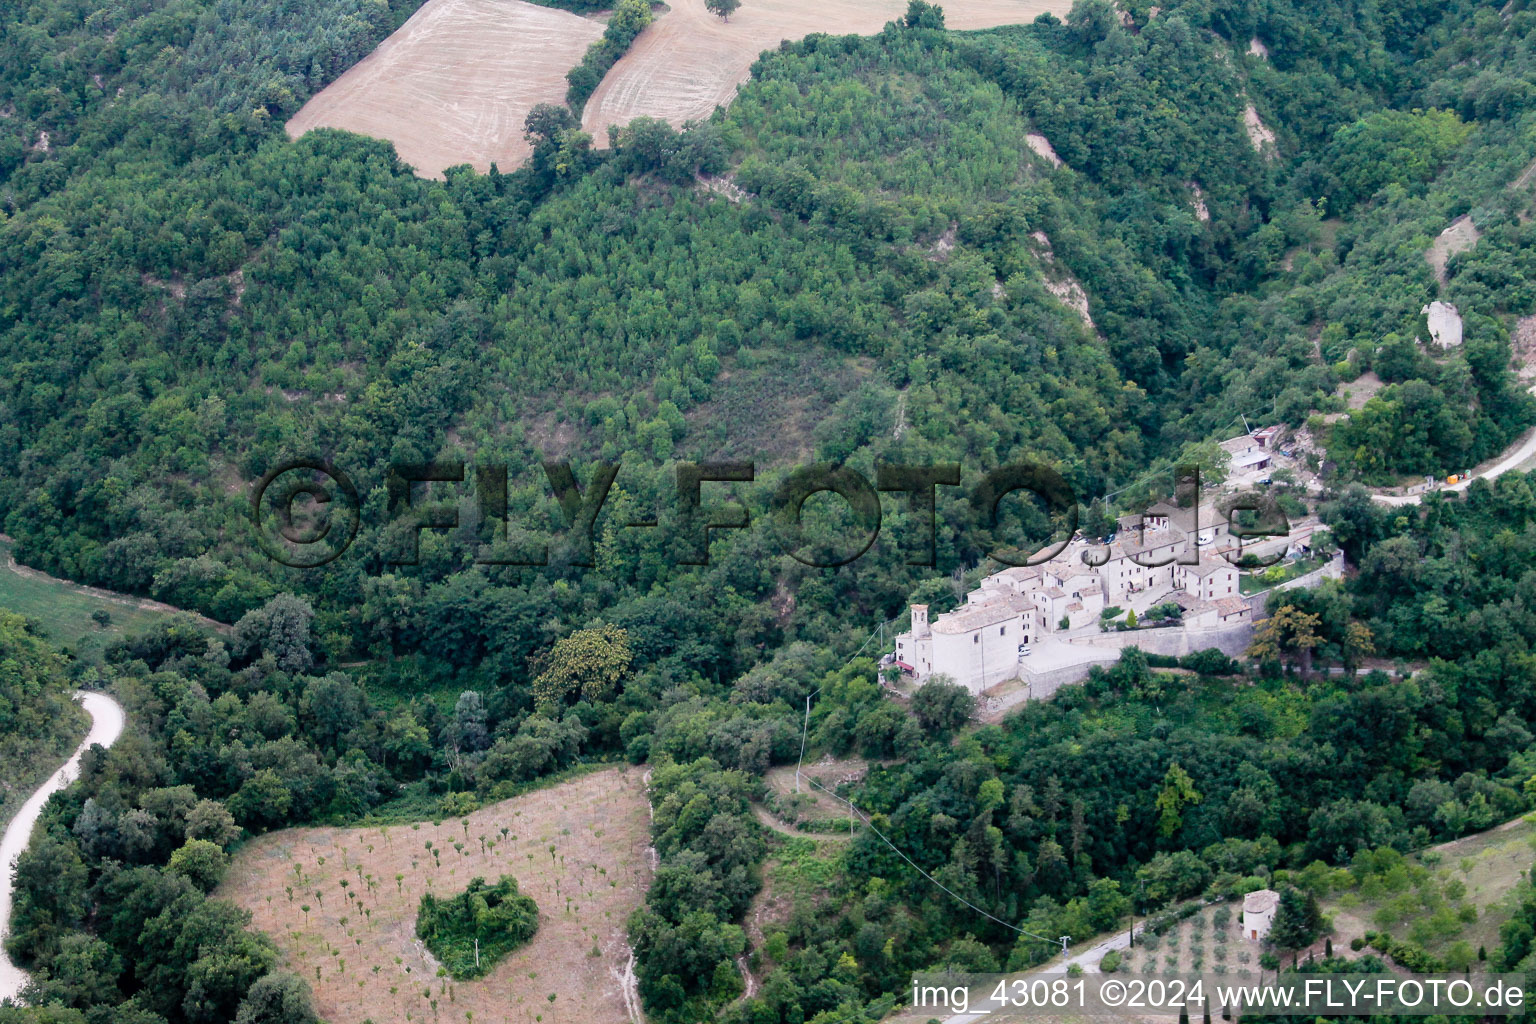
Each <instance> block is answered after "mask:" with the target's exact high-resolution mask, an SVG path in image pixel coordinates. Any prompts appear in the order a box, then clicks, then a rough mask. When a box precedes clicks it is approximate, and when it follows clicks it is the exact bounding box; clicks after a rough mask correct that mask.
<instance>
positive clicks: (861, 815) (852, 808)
mask: <svg viewBox="0 0 1536 1024" xmlns="http://www.w3.org/2000/svg"><path fill="white" fill-rule="evenodd" d="M805 781H807V782H809V783H810V784H811V785H813V786H815V787H816V788H817V789H819V790H821V791H822V792H823V793H825V794H827V795H828V796H830V797H832V798H833V799H835V800H844V801H846V802H847V804H848V809H849V810H850V811H853V812H854V813H855V814H857V815H858V817H859V820H860V821H862V822H863V823H864V824H865V826H866V827H867V828H868V829H869V830H870V831H871V832H873V833H874V834H875V835H877V836H879V837H880V841H881V842H883V843H885V845H886V846H889V847H890V848H891V849H892V850H895V851H896V855H897V856H898V857H900V858H901V859H902V860H904V861H906V862H907V863H908V864H910V865H912V869H913V870H914V871H916V872H917V873H918V874H920V875H922V876H923V877H924V878H926V879H928V881H930V882H932V883H933V884H934V885H936V886H938V887H939V888H940V889H943V890H944V891H945V892H947V893H949V895H950V896H953V897H954V898H955V899H956V900H959V901H960V902H961V903H964V904H965V905H966V906H967V907H970V908H971V909H972V910H974V911H976V913H978V914H980V915H981V916H982V917H985V918H988V919H990V920H992V921H996V922H997V923H998V924H1000V925H1002V926H1003V927H1004V928H1012V929H1013V930H1014V931H1016V932H1018V933H1019V934H1020V935H1027V936H1029V937H1030V938H1032V939H1039V940H1040V941H1041V942H1044V943H1048V944H1049V945H1052V946H1057V945H1059V946H1062V947H1063V952H1065V943H1064V942H1062V939H1061V938H1055V939H1048V938H1046V937H1045V936H1044V935H1036V934H1035V933H1034V932H1032V931H1028V930H1026V929H1023V928H1020V927H1019V926H1018V925H1016V924H1010V923H1009V922H1007V921H1004V920H1003V919H1002V918H1000V917H997V916H995V915H993V914H990V913H988V912H987V911H985V910H983V909H981V908H980V907H978V906H977V905H976V904H974V903H972V902H971V901H970V900H968V899H966V898H965V897H964V896H961V895H960V894H959V893H957V892H955V891H954V890H953V889H951V888H949V887H948V886H946V885H945V884H944V883H943V882H941V881H939V880H938V879H937V878H934V877H933V876H932V875H930V874H929V873H928V872H926V871H924V870H923V869H922V867H921V866H920V865H919V864H918V863H917V862H916V861H915V860H913V859H912V858H911V857H908V856H907V855H906V853H905V852H903V851H902V850H901V848H900V847H898V846H897V845H896V844H895V843H893V842H891V841H890V840H889V839H888V838H886V836H885V833H883V832H881V831H880V830H879V829H878V828H876V827H875V825H874V822H872V821H871V820H870V819H869V815H867V814H865V813H864V812H863V811H861V810H859V809H858V808H857V807H855V806H854V805H853V801H852V800H848V799H847V798H846V797H839V796H838V795H837V794H836V793H834V792H832V791H831V790H830V789H828V788H827V787H826V786H823V785H822V784H821V783H819V782H817V781H816V780H815V779H813V778H811V777H810V776H806V780H805ZM1067 938H1070V936H1067Z"/></svg>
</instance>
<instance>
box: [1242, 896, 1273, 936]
mask: <svg viewBox="0 0 1536 1024" xmlns="http://www.w3.org/2000/svg"><path fill="white" fill-rule="evenodd" d="M1279 906H1280V894H1279V893H1277V892H1275V890H1273V889H1255V890H1254V891H1253V892H1251V893H1249V894H1248V895H1246V896H1244V897H1243V938H1245V939H1247V940H1249V941H1250V942H1262V941H1263V940H1264V937H1265V936H1267V935H1268V934H1269V928H1270V926H1271V925H1273V924H1274V923H1275V908H1277V907H1279Z"/></svg>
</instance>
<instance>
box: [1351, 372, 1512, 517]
mask: <svg viewBox="0 0 1536 1024" xmlns="http://www.w3.org/2000/svg"><path fill="white" fill-rule="evenodd" d="M1532 390H1533V391H1536V388H1532ZM1533 456H1536V427H1533V428H1532V429H1530V430H1527V431H1526V432H1525V434H1524V435H1523V436H1522V437H1517V438H1516V439H1515V443H1514V444H1512V445H1510V447H1509V448H1508V450H1506V451H1505V452H1504V454H1503V455H1500V456H1499V457H1498V460H1497V461H1496V462H1494V463H1493V465H1491V466H1488V467H1487V468H1486V469H1473V470H1472V475H1471V476H1469V477H1468V478H1467V479H1465V480H1462V481H1461V482H1460V483H1454V484H1448V485H1447V486H1445V487H1437V488H1435V489H1434V490H1433V491H1431V492H1429V493H1431V494H1455V493H1456V492H1457V491H1464V490H1466V489H1467V488H1468V487H1470V486H1471V485H1472V481H1473V480H1497V479H1498V478H1499V477H1501V476H1503V475H1504V474H1505V473H1508V472H1509V471H1510V470H1512V469H1514V468H1515V467H1517V466H1519V465H1520V464H1521V463H1523V462H1525V461H1526V460H1527V459H1529V458H1532V457H1533ZM1371 497H1372V498H1374V499H1375V500H1377V501H1379V502H1381V503H1382V504H1383V505H1417V504H1419V503H1420V502H1421V501H1423V500H1424V495H1423V493H1419V494H1372V495H1371Z"/></svg>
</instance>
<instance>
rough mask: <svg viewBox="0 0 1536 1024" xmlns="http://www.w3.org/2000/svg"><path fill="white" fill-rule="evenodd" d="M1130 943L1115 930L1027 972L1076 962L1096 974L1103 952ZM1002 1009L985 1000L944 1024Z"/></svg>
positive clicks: (968, 1021) (1062, 969)
mask: <svg viewBox="0 0 1536 1024" xmlns="http://www.w3.org/2000/svg"><path fill="white" fill-rule="evenodd" d="M1136 934H1137V935H1140V934H1141V927H1140V926H1139V925H1138V926H1137V928H1136ZM1130 944H1131V937H1130V935H1129V933H1127V932H1116V933H1115V934H1114V935H1113V936H1111V937H1110V938H1108V939H1105V940H1104V941H1103V942H1100V943H1097V944H1095V945H1092V946H1089V947H1088V948H1087V949H1085V950H1083V951H1082V952H1081V953H1078V954H1076V955H1075V956H1071V957H1068V958H1067V959H1065V960H1052V961H1051V962H1050V963H1048V964H1044V965H1042V966H1040V967H1036V968H1034V969H1033V970H1031V971H1029V972H1027V973H1029V974H1031V975H1036V976H1038V975H1042V974H1065V973H1066V972H1067V970H1068V969H1069V968H1070V967H1072V965H1073V964H1076V965H1077V966H1078V967H1081V968H1082V969H1083V972H1084V973H1085V974H1098V973H1099V961H1100V960H1102V959H1104V954H1105V953H1108V952H1109V951H1110V950H1114V949H1125V948H1126V947H1127V946H1129V945H1130ZM1004 1009H1008V1007H1005V1006H997V1005H994V1004H993V1003H992V1001H991V1000H987V1001H986V1002H984V1003H982V1004H981V1005H980V1006H978V1007H977V1008H976V1009H974V1010H971V1011H969V1012H968V1013H957V1014H954V1015H953V1016H950V1017H948V1018H945V1020H944V1024H975V1022H976V1021H981V1020H986V1019H987V1017H989V1016H990V1015H991V1014H992V1013H993V1012H994V1011H999V1010H1004Z"/></svg>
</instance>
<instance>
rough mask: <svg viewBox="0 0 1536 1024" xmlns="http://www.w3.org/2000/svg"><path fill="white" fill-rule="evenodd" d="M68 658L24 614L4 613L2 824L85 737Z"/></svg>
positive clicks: (0, 655)
mask: <svg viewBox="0 0 1536 1024" xmlns="http://www.w3.org/2000/svg"><path fill="white" fill-rule="evenodd" d="M85 722H86V718H85V714H84V713H83V712H82V711H81V710H80V709H79V708H78V707H76V706H75V705H74V703H72V702H71V701H70V699H69V686H68V680H67V678H66V677H65V674H64V660H63V659H62V658H60V657H59V655H58V654H57V652H55V651H54V650H52V649H51V648H50V647H49V646H48V643H47V642H46V641H45V640H43V639H42V638H41V637H40V636H38V635H37V634H36V633H34V632H33V631H32V629H31V628H30V627H29V625H28V623H27V621H26V620H25V619H23V618H22V617H21V616H19V615H12V614H10V613H8V612H3V611H0V764H4V765H6V773H5V778H3V779H0V822H4V821H8V820H10V816H11V814H12V813H13V812H14V811H15V810H16V807H17V806H18V804H19V803H20V802H21V801H22V800H24V799H25V798H26V797H27V795H28V794H29V793H30V791H31V787H33V786H35V785H36V784H37V783H39V782H41V781H42V780H43V779H45V778H47V777H48V776H49V775H52V774H53V773H54V772H55V771H57V770H58V767H59V765H61V764H63V763H64V759H65V757H66V756H68V753H69V751H70V750H71V749H73V747H74V745H75V744H76V743H78V742H79V741H80V738H81V737H82V736H84V735H85Z"/></svg>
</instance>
